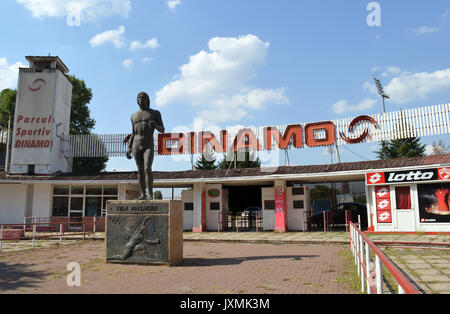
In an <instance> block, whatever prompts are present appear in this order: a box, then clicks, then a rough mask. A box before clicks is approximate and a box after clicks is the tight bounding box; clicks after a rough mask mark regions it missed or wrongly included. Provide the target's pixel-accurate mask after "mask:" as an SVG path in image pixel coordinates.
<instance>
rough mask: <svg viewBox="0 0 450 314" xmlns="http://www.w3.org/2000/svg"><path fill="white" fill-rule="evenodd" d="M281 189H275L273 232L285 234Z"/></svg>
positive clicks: (284, 206) (284, 214)
mask: <svg viewBox="0 0 450 314" xmlns="http://www.w3.org/2000/svg"><path fill="white" fill-rule="evenodd" d="M285 193H286V192H284V191H283V188H275V230H276V231H278V232H286V210H285V208H286V200H285Z"/></svg>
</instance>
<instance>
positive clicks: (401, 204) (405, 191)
mask: <svg viewBox="0 0 450 314" xmlns="http://www.w3.org/2000/svg"><path fill="white" fill-rule="evenodd" d="M395 200H396V205H397V209H411V191H410V189H409V186H405V187H403V186H402V187H396V188H395Z"/></svg>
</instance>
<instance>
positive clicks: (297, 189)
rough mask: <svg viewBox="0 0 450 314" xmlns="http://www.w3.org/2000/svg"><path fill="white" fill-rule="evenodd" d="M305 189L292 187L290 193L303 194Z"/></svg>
mask: <svg viewBox="0 0 450 314" xmlns="http://www.w3.org/2000/svg"><path fill="white" fill-rule="evenodd" d="M304 194H305V189H304V188H293V189H292V195H304Z"/></svg>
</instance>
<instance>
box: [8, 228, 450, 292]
mask: <svg viewBox="0 0 450 314" xmlns="http://www.w3.org/2000/svg"><path fill="white" fill-rule="evenodd" d="M96 238H97V239H103V238H104V234H101V233H99V234H96ZM369 238H370V239H372V240H373V241H374V242H375V243H377V244H379V245H382V244H384V243H394V244H396V246H395V247H393V246H389V247H387V246H383V245H382V247H383V250H384V251H385V253H386V255H387V256H388V257H390V258H391V260H392V261H393V262H394V263H395V264H397V266H398V267H399V268H400V269H401V270H402V271H403V272H404V273H405V274H406V275H407V276H408V277H409V278H410V279H411V280H412V281H413V282H414V283H415V284H416V286H417V287H418V288H419V290H421V291H422V292H423V293H427V294H450V235H421V234H415V235H408V234H384V235H383V234H369ZM184 240H185V248H186V249H185V255H184V257H185V262H184V263H185V265H184V266H186V267H185V268H183V269H184V270H186V274H188V275H186V282H185V286H184V288H183V289H185V290H183V291H181V290H179V289H178V290H177V288H170V286H165V285H164V283H165V281H164V278H165V277H167V276H169V277H170V276H172V274H171V272H174V271H175V273H177V274H178V275H180V270H181V269H180V268H175V269H174V270H171V269H170V268H166V269H165V270H164V271H163V272H160V271H156V270H155V272H158V273H161V274H162V275H163V276H162V277H161V284H160V286H161V287H165V288H164V289H163V290H161V293H227V292H228V293H351V291H349V290H346V289H344V288H342V287H338V286H333V285H334V284H335V283H336V282H335V280H334V279H333V277H330V276H328V277H327V274H328V275H330V274H333V273H334V275H337V273H335V271H337V270H339V271H342V269H341V267H342V265H341V264H339V263H340V262H339V261H338V259H333V258H332V256H333V254H334V256H336V254H337V253H338V251H339V250H346V249H347V248H346V246H348V245H349V235H348V233H345V232H329V233H323V232H305V233H303V232H298V233H284V234H280V233H274V232H258V233H256V232H242V233H226V232H223V233H217V232H206V233H191V232H186V233H184ZM57 243H58V241H57V240H52V241H49V240H39V241H36V247H37V248H41V249H42V250H36V252H43V251H46V250H50V249H52V248H53V249H57V246H56V244H57ZM88 243H90V244H88V246H89V247H88V249H86V250H87V255H88V256H89V260H91V259H93V262H92V263H91V264H92V265H90V264H89V263H88V264H89V265H90V266H89V267H93V264H99V265H100V264H101V265H102V266H101V267H102V268H103V267H105V269H109V268H111V269H109V271H111V273H114V272H115V271H116V269H115V268H114V267H116V268H117V267H119V268H120V266H104V265H103V264H104V263H103V261H104V257H103V256H102V254H104V244H103V241H94V242H88ZM63 244H64V245H63V247H62V248H60V249H63V248H66V247H68V248H69V251H70V253H68V252H66V253H67V254H68V257H70V259H73V258H75V257H76V255H77V254H78V255H80V256H81V255H83V254H85V253H83V252H82V251H83V250H80V249H78V251H77V253H74V251H71V249H70V247H73V248H75V247H78V246H79V245H78V244H74V241H73V240H64V241H63ZM68 244H72V245H68ZM279 244H295V245H279ZM421 244H422V245H424V244H426V245H427V246H428V248H423V247H422V248H417V247H414V246H419V245H421ZM442 244H446V245H442ZM91 246H92V247H91ZM81 247H84V246H80V248H81ZM102 247H103V248H102ZM321 247H322V249H321ZM267 248H269V249H268V250H267ZM281 248H283V250H284V251H283V250H282V251H279V250H280V249H281ZM313 248H314V249H313ZM437 248H439V249H437ZM29 249H31V241H16V242H8V241H4V242H3V251H2V253H0V264H1V260H2V255H3V256H5V253H6V256H16V257H17V259H16V258H13V259H12V260H11V262H12V263H13V264H14V262H15V261H16V262H18V261H19V260H20V258H21V256H22V254H27V253H26V252H27V251H29ZM96 249H97V250H98V251H99V252H95V250H96ZM64 250H66V249H64ZM311 250H312V251H311ZM314 250H315V251H314ZM321 250H322V251H321ZM333 250H337V251H333ZM93 252H95V254H97V255H98V256H97V255H95V254H94V255H92V254H93ZM329 252H332V253H331V255H330V253H329ZM9 253H12V255H11V254H9ZM228 253H229V254H228ZM39 254H42V253H37V255H39ZM54 254H62V253H60V252H58V253H54ZM74 254H75V255H74ZM99 254H100V255H99ZM53 256H56V255H53ZM322 256H324V259H323V260H322V259H321V258H322ZM208 257H213V259H209V258H208ZM45 258H46V257H45ZM23 259H24V260H27V258H26V257H25V255H24V256H23ZM80 260H83V259H80ZM299 261H302V262H301V263H300V262H299ZM59 262H65V261H59ZM304 263H306V264H305V265H303V264H304ZM320 263H321V267H322V268H320V269H313V268H311V267H314V265H316V264H320ZM333 263H335V264H336V265H335V266H332V265H333ZM13 264H8V263H3V264H2V265H3V266H4V267H6V266H7V265H13ZM19 264H23V262H19ZM43 264H44V265H41V266H39V263H34V266H33V267H34V268H36V267H37V269H36V270H35V271H36V272H40V271H42V272H43V273H46V271H48V267H50V264H49V263H45V262H43ZM37 265H38V266H37ZM200 266H208V270H213V269H214V273H216V274H221V275H220V277H222V278H225V279H227V280H228V281H227V280H226V282H225V283H224V284H221V285H214V284H213V283H214V282H215V281H214V278H212V279H211V278H209V279H208V277H207V276H206V277H205V276H204V275H202V276H200V277H201V278H203V279H202V280H203V281H202V280H200V282H198V283H197V284H191V283H195V282H197V281H196V279H195V278H196V277H195V276H199V274H200V273H202V269H203V270H204V267H200ZM280 266H281V267H280ZM33 267H32V268H33ZM40 267H44V268H45V269H44V270H42V269H40ZM99 267H100V266H99ZM255 267H256V268H258V269H259V270H260V271H261V270H267V271H268V275H267V276H269V277H267V278H270V280H268V281H267V280H265V283H262V281H261V282H260V283H259V284H258V283H257V282H256V281H257V280H258V278H260V277H259V274H261V272H253V271H250V270H252V269H253V268H255ZM299 267H300V268H299ZM333 267H335V268H333ZM34 268H33V269H34ZM113 268H114V269H113ZM137 268H139V267H137ZM222 268H224V269H222ZM231 268H233V269H232V271H233V273H236V274H237V277H233V276H232V277H233V278H234V279H231V278H228V276H229V274H231V273H230V272H228V271H230V269H231ZM7 269H9V268H8V267H6V268H3V270H0V273H2V272H3V271H5V270H7ZM155 269H156V268H155ZM227 269H228V271H227ZM271 269H274V271H275V273H277V274H278V275H274V274H272V275H273V277H271V276H272V275H270V274H271V273H272V272H271V271H269V270H271ZM299 269H301V275H300V273H297V272H298V270H299ZM196 271H198V272H196ZM136 272H137V273H142V269H140V268H139V269H138V270H136ZM50 273H51V272H50ZM246 273H249V274H257V275H258V276H256V277H251V276H250V277H246V275H245V274H246ZM280 274H281V275H280ZM306 274H308V275H306ZM314 274H316V275H320V276H322V277H321V278H320V279H318V278H316V277H317V276H316V277H314ZM324 274H325V275H324ZM60 275H61V274H60ZM92 276H94V275H92ZM305 276H306V277H308V278H305ZM0 277H2V276H1V275H0ZM93 278H95V276H94V277H93ZM158 278H159V277H158ZM276 278H278V279H276ZM290 278H291V279H292V278H297V280H294V281H292V282H291V283H289V281H290V280H291V279H290ZM109 279H111V278H109ZM244 279H245V280H247V281H249V282H250V285H247V284H244V282H245V281H243V280H244ZM92 280H94V279H92ZM152 280H159V279H157V278H156V277H152ZM280 280H281V281H280ZM333 280H334V281H333ZM254 281H255V282H254ZM1 282H2V278H0V284H1ZM252 282H253V283H252ZM111 283H112V282H111ZM326 285H330V287H332V288H331V290H330V289H328V288H327V287H326ZM189 287H190V289H188V288H189ZM91 288H92V286H91V287H90V288H89V289H88V288H87V287H85V288H83V289H82V290H81V291H83V292H91ZM97 288H98V289H100V287H97ZM34 289H36V288H34ZM46 289H47V290H42V291H46V292H49V293H52V292H53V291H58V289H65V286H64V284H62V286H58V285H56V286H54V287H52V288H50V287H47V288H46ZM53 289H54V290H53ZM130 289H131V288H130ZM161 289H162V288H161ZM2 290H3V292H5V291H6V290H5V289H0V293H1V292H2ZM14 291H15V290H14ZM98 291H101V289H100V290H98ZM130 291H134V292H135V293H145V291H138V290H136V291H135V290H133V289H131V290H130ZM16 292H17V291H16ZM112 292H113V293H114V291H112ZM148 292H150V291H148ZM155 293H156V292H155Z"/></svg>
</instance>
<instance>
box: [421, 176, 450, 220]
mask: <svg viewBox="0 0 450 314" xmlns="http://www.w3.org/2000/svg"><path fill="white" fill-rule="evenodd" d="M417 191H418V195H419V216H420V222H421V223H450V183H437V184H419V185H418V186H417Z"/></svg>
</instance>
